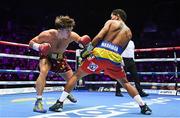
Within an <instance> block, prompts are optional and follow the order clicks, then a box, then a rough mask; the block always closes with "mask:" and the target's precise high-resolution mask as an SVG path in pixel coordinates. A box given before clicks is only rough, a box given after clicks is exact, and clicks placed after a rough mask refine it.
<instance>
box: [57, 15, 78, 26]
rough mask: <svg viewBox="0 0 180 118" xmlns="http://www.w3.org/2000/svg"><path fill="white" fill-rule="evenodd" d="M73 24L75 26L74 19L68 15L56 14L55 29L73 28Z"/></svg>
mask: <svg viewBox="0 0 180 118" xmlns="http://www.w3.org/2000/svg"><path fill="white" fill-rule="evenodd" d="M74 26H75V21H74V19H72V18H70V17H69V16H57V17H56V19H55V27H56V29H62V28H73V27H74Z"/></svg>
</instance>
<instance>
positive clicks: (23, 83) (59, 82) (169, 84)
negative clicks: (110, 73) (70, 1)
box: [0, 81, 180, 86]
mask: <svg viewBox="0 0 180 118" xmlns="http://www.w3.org/2000/svg"><path fill="white" fill-rule="evenodd" d="M116 83H117V82H116V81H85V84H94V85H97V84H99V85H103V84H108V85H113V84H116ZM130 83H131V84H134V82H130ZM28 84H29V85H33V84H35V81H0V85H28ZM46 84H60V85H61V84H66V81H46ZM140 84H141V85H144V86H175V84H176V83H156V82H151V83H150V82H141V83H140ZM178 86H180V83H178Z"/></svg>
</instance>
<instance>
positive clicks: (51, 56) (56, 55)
mask: <svg viewBox="0 0 180 118" xmlns="http://www.w3.org/2000/svg"><path fill="white" fill-rule="evenodd" d="M48 56H49V57H50V58H51V59H55V60H60V59H63V58H64V54H60V53H59V54H58V53H52V54H50V55H48Z"/></svg>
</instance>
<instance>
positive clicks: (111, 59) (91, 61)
mask: <svg viewBox="0 0 180 118" xmlns="http://www.w3.org/2000/svg"><path fill="white" fill-rule="evenodd" d="M122 52H123V48H122V47H120V46H117V45H114V44H112V43H111V42H108V41H101V42H100V43H99V44H98V45H97V46H96V47H95V48H94V49H93V50H92V55H91V56H90V57H88V58H87V59H85V60H84V61H83V62H82V65H81V66H80V68H81V69H82V70H84V71H85V72H86V73H88V74H100V73H101V72H103V73H104V74H105V75H109V76H110V77H111V78H113V79H120V78H124V77H126V74H125V72H124V69H123V66H122V65H121V63H122V60H123V59H122V56H121V54H122Z"/></svg>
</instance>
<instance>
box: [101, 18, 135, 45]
mask: <svg viewBox="0 0 180 118" xmlns="http://www.w3.org/2000/svg"><path fill="white" fill-rule="evenodd" d="M131 37H132V34H131V30H130V29H129V28H128V27H127V26H126V24H125V23H124V22H123V21H118V20H111V24H110V26H109V29H108V32H107V34H106V35H105V37H104V40H107V41H109V42H112V43H113V44H115V45H119V46H121V47H124V46H125V45H126V44H127V42H128V41H129V40H130V39H131Z"/></svg>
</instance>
